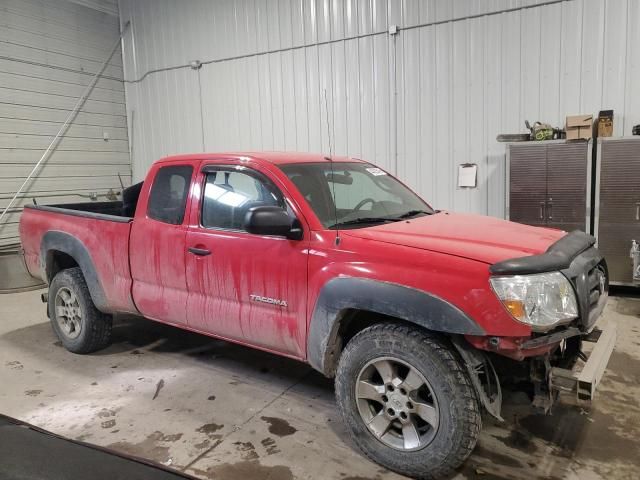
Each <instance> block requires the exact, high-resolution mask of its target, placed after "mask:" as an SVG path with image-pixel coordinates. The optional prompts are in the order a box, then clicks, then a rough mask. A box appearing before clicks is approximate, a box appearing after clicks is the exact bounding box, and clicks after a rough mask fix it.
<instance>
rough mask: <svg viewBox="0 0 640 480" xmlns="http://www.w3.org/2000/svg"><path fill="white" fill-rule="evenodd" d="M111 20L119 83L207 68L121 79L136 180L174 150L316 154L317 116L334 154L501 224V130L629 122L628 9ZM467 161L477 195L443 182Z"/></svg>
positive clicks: (463, 4)
mask: <svg viewBox="0 0 640 480" xmlns="http://www.w3.org/2000/svg"><path fill="white" fill-rule="evenodd" d="M120 11H121V21H122V22H124V21H127V20H131V21H132V31H131V33H130V34H129V35H127V36H126V39H125V45H124V70H125V74H126V75H125V76H126V77H127V78H128V79H131V80H135V79H139V78H140V77H142V76H143V75H144V74H145V73H147V72H148V71H150V70H154V69H160V68H166V67H177V66H184V65H186V64H188V62H189V61H191V60H195V59H198V60H201V61H203V62H204V65H203V66H202V68H201V69H200V70H199V71H195V70H191V69H189V68H188V67H183V68H181V69H178V70H173V71H172V72H173V73H172V75H174V77H173V78H172V76H171V75H169V74H168V73H150V74H149V75H147V76H146V77H145V78H144V80H142V81H139V82H135V83H127V84H126V91H127V98H128V109H129V111H128V114H129V118H130V119H131V115H132V112H133V115H134V118H135V120H134V122H133V123H134V125H133V129H134V135H133V138H134V140H133V143H134V145H132V149H133V151H134V154H133V157H134V159H133V164H134V178H135V179H140V178H142V176H143V175H144V173H145V172H146V170H147V169H148V167H149V165H150V164H151V163H152V162H153V161H154V160H155V159H157V158H158V157H160V156H163V155H166V154H169V153H175V152H177V151H184V152H188V151H195V152H197V151H202V150H203V148H204V149H205V150H208V151H224V150H251V149H257V150H272V149H276V150H298V151H314V152H328V150H329V142H328V135H327V123H326V117H327V114H328V116H329V123H330V130H331V138H332V147H333V150H334V152H335V153H337V154H348V155H352V156H357V157H361V158H365V159H369V160H371V161H373V162H376V163H378V164H380V165H381V166H382V167H384V168H388V169H390V170H391V171H396V173H397V174H398V175H399V177H400V178H401V179H402V180H404V181H405V182H407V183H408V184H409V185H410V186H412V187H413V188H415V189H416V190H417V191H418V192H420V193H421V194H422V195H423V196H425V198H427V199H429V200H430V201H431V202H432V203H433V205H434V206H435V207H437V208H445V209H456V210H461V211H468V212H477V213H483V214H490V215H495V216H500V217H501V216H504V212H505V205H504V202H505V163H504V162H505V160H504V146H503V145H501V144H498V143H497V142H496V141H495V137H496V135H497V134H498V133H502V132H505V133H506V132H520V131H522V130H523V129H524V120H525V119H529V120H530V121H532V122H533V121H536V120H541V121H544V122H547V123H551V124H553V125H560V126H561V125H563V124H564V117H565V116H566V115H568V114H574V113H593V114H597V112H598V111H599V110H601V109H608V108H613V109H614V110H615V133H616V134H622V133H624V134H629V133H630V129H631V127H632V125H634V124H636V123H640V96H639V95H637V94H634V93H635V92H634V88H635V87H634V86H636V85H638V84H640V49H637V48H632V47H633V46H634V45H637V44H638V43H639V41H640V33H639V29H638V28H636V25H637V24H638V21H639V20H640V5H639V2H636V1H634V0H606V1H602V0H565V1H561V2H555V3H553V2H551V3H550V2H547V1H536V0H490V1H486V0H467V1H462V0H461V1H455V2H452V1H450V0H277V1H273V2H271V1H269V2H266V1H261V0H237V1H232V0H225V1H217V2H209V1H206V0H198V1H195V0H193V1H191V2H189V3H188V4H187V3H183V2H175V1H171V0H155V1H152V0H136V1H134V0H120ZM390 25H398V27H399V28H400V31H399V33H398V35H397V36H396V37H395V39H394V37H392V36H390V35H389V34H388V33H387V31H388V28H389V26H390ZM394 61H395V63H394ZM394 66H395V68H394ZM175 76H180V79H179V80H178V79H177V78H175ZM198 77H199V80H200V83H198ZM170 80H174V81H175V83H173V84H171V85H168V83H167V82H169V81H170ZM394 84H395V90H394ZM325 91H326V96H327V104H325V94H324V92H325ZM172 95H173V96H174V97H175V98H174V99H171V98H170V97H171V96H172ZM159 105H164V106H162V107H161V106H159ZM327 107H328V108H327ZM163 108H164V110H162V109H163ZM327 110H328V112H327ZM178 113H180V114H179V115H178ZM200 115H202V117H200ZM200 118H202V123H201V124H200V123H199V122H200ZM146 121H151V122H152V124H147V125H140V123H144V122H146ZM396 157H397V158H396ZM466 162H471V163H476V164H478V166H479V169H478V188H476V189H459V188H457V187H456V181H457V168H458V165H459V164H460V163H466Z"/></svg>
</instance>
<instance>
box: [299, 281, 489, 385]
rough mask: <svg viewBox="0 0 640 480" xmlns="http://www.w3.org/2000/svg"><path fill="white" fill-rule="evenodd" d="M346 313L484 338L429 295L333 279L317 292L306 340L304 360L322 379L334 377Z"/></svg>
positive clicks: (473, 324)
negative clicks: (388, 317)
mask: <svg viewBox="0 0 640 480" xmlns="http://www.w3.org/2000/svg"><path fill="white" fill-rule="evenodd" d="M350 310H361V311H367V312H371V313H374V314H382V315H386V316H390V317H394V318H398V319H401V320H404V321H407V322H411V323H414V324H416V325H419V326H421V327H424V328H426V329H429V330H433V331H438V332H446V333H451V334H462V335H465V334H467V335H485V332H484V330H483V329H482V328H481V327H480V326H479V325H478V324H477V323H476V322H474V321H473V320H472V319H471V318H469V317H468V316H467V315H466V314H465V313H464V312H463V311H462V310H460V309H459V308H458V307H456V306H455V305H452V304H451V303H449V302H447V301H446V300H443V299H442V298H440V297H437V296H435V295H432V294H430V293H427V292H424V291H422V290H417V289H415V288H410V287H407V286H404V285H398V284H395V283H389V282H383V281H379V280H371V279H367V278H356V277H336V278H333V279H332V280H329V281H328V282H327V283H326V284H325V285H324V287H322V290H321V291H320V294H319V296H318V300H317V301H316V305H315V308H314V311H313V314H312V317H311V322H310V324H309V335H308V337H307V360H308V362H309V364H310V365H311V366H312V367H313V368H314V369H316V370H318V371H319V372H321V373H323V374H324V375H326V376H332V375H333V374H334V369H335V366H336V364H337V356H338V354H339V353H340V352H339V350H340V349H341V347H342V344H341V342H340V341H339V340H340V338H339V328H340V323H341V320H342V319H343V318H344V315H345V313H346V312H348V311H350Z"/></svg>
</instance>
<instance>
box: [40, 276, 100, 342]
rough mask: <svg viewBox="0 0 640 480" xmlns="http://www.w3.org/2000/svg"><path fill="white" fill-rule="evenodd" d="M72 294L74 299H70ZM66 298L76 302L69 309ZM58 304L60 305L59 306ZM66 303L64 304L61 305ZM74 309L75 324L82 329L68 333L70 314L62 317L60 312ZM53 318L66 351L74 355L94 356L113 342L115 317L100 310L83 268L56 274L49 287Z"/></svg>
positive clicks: (53, 324)
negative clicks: (59, 308)
mask: <svg viewBox="0 0 640 480" xmlns="http://www.w3.org/2000/svg"><path fill="white" fill-rule="evenodd" d="M69 295H71V297H69ZM65 296H66V298H71V299H73V300H74V301H73V302H71V303H69V305H71V306H70V307H67V306H66V305H67V304H66V303H65ZM56 302H58V305H57V304H56ZM60 304H62V305H60ZM58 307H62V308H63V309H65V308H66V309H67V310H66V311H67V312H69V310H68V309H69V308H71V309H74V310H73V311H74V313H75V314H77V315H75V316H74V320H73V322H72V323H73V324H74V325H77V326H79V328H73V327H71V328H72V329H73V331H68V330H67V329H66V327H65V325H67V324H69V322H68V321H66V319H67V318H68V317H69V315H68V314H66V315H59V314H58V313H59V312H58V311H57V309H58ZM48 309H49V318H50V319H51V326H52V327H53V331H54V332H55V334H56V335H57V337H58V338H59V339H60V341H61V342H62V345H63V346H64V348H66V349H67V350H69V351H70V352H73V353H91V352H95V351H97V350H101V349H103V348H105V347H106V346H108V345H109V343H110V342H111V326H112V317H111V315H107V314H104V313H102V312H101V311H99V310H98V309H97V308H96V306H95V305H94V304H93V300H92V299H91V294H90V293H89V288H88V287H87V283H86V282H85V280H84V276H83V275H82V271H81V270H80V269H79V268H69V269H67V270H62V271H60V272H58V273H57V274H56V276H55V277H54V278H53V280H52V281H51V284H50V285H49V303H48Z"/></svg>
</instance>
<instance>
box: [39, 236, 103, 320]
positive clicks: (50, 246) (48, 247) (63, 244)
mask: <svg viewBox="0 0 640 480" xmlns="http://www.w3.org/2000/svg"><path fill="white" fill-rule="evenodd" d="M53 251H58V252H62V253H65V254H67V255H69V256H70V257H71V258H73V259H74V260H75V261H76V263H77V264H78V266H79V267H80V270H82V275H83V276H84V279H85V281H86V282H87V286H88V287H89V293H90V294H91V299H92V300H93V303H94V304H95V306H96V308H97V309H98V310H100V311H102V312H108V303H107V297H106V296H105V294H104V289H103V288H102V284H101V283H100V280H99V278H98V272H97V271H96V267H95V264H94V262H93V259H92V258H91V255H90V254H89V250H88V249H87V247H86V246H85V245H84V244H83V243H82V242H81V241H80V240H78V239H77V238H76V237H74V236H73V235H70V234H68V233H65V232H60V231H57V230H50V231H48V232H47V233H45V234H44V236H43V237H42V243H41V244H40V268H41V269H42V272H43V273H44V274H45V278H46V281H47V283H51V280H52V278H50V275H51V269H52V265H51V262H52V261H53V256H52V255H51V252H53Z"/></svg>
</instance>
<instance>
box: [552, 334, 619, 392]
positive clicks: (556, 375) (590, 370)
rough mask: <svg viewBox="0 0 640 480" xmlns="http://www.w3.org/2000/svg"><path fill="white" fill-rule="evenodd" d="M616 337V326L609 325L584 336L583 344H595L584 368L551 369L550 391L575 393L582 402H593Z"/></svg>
mask: <svg viewBox="0 0 640 480" xmlns="http://www.w3.org/2000/svg"><path fill="white" fill-rule="evenodd" d="M616 337H617V333H616V326H615V324H608V325H607V326H605V327H604V328H603V329H602V330H593V331H592V332H591V333H590V334H589V335H587V336H584V337H583V338H582V341H583V342H594V343H595V345H594V347H593V350H592V351H591V353H590V354H589V355H588V358H587V360H586V362H585V363H584V366H582V368H578V367H574V368H573V369H571V370H568V369H564V368H560V367H551V369H550V371H549V374H548V381H549V388H550V390H551V391H557V392H569V393H574V394H575V395H576V398H577V399H578V400H581V401H591V400H593V398H594V396H595V392H596V388H597V387H598V384H599V383H600V380H601V379H602V376H603V375H604V371H605V369H606V368H607V364H608V363H609V358H610V357H611V354H612V353H613V349H614V347H615V344H616Z"/></svg>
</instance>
